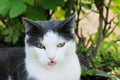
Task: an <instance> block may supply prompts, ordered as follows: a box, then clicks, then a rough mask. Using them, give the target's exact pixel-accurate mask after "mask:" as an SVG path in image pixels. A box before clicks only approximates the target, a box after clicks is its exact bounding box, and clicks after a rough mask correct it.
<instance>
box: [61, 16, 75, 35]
mask: <svg viewBox="0 0 120 80" xmlns="http://www.w3.org/2000/svg"><path fill="white" fill-rule="evenodd" d="M75 18H76V16H75V15H72V16H70V17H68V18H66V19H65V20H64V21H63V22H62V24H61V25H62V30H63V31H64V32H67V33H69V32H73V29H74V28H75V27H76V22H75Z"/></svg>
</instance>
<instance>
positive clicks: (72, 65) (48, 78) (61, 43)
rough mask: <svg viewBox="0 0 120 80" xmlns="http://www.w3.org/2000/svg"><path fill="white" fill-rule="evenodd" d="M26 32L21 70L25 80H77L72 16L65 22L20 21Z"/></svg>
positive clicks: (77, 72) (77, 62) (78, 66)
mask: <svg viewBox="0 0 120 80" xmlns="http://www.w3.org/2000/svg"><path fill="white" fill-rule="evenodd" d="M22 21H23V24H24V26H25V29H26V36H25V52H26V58H25V66H26V70H27V73H28V76H27V78H28V79H29V78H34V79H35V80H80V74H81V68H80V63H79V60H78V57H77V55H76V44H75V34H74V30H73V29H74V27H75V15H73V16H70V17H68V18H66V19H65V20H55V21H31V20H29V19H26V18H23V19H22Z"/></svg>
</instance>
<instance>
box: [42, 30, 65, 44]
mask: <svg viewBox="0 0 120 80" xmlns="http://www.w3.org/2000/svg"><path fill="white" fill-rule="evenodd" d="M63 41H65V39H63V38H62V37H61V36H60V35H58V34H57V33H55V32H53V31H49V32H47V33H46V34H45V35H44V36H43V40H42V42H43V43H45V44H46V43H51V44H52V43H57V42H63Z"/></svg>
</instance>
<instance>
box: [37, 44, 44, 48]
mask: <svg viewBox="0 0 120 80" xmlns="http://www.w3.org/2000/svg"><path fill="white" fill-rule="evenodd" d="M37 47H38V48H41V49H45V46H44V45H43V44H42V43H38V44H37Z"/></svg>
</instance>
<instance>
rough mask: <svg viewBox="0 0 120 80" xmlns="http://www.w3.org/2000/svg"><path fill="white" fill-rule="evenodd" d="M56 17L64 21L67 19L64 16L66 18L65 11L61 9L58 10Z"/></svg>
mask: <svg viewBox="0 0 120 80" xmlns="http://www.w3.org/2000/svg"><path fill="white" fill-rule="evenodd" d="M55 16H56V18H57V19H59V20H62V19H64V18H65V17H64V16H65V11H64V10H62V9H61V8H58V9H57V10H56V11H55Z"/></svg>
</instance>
